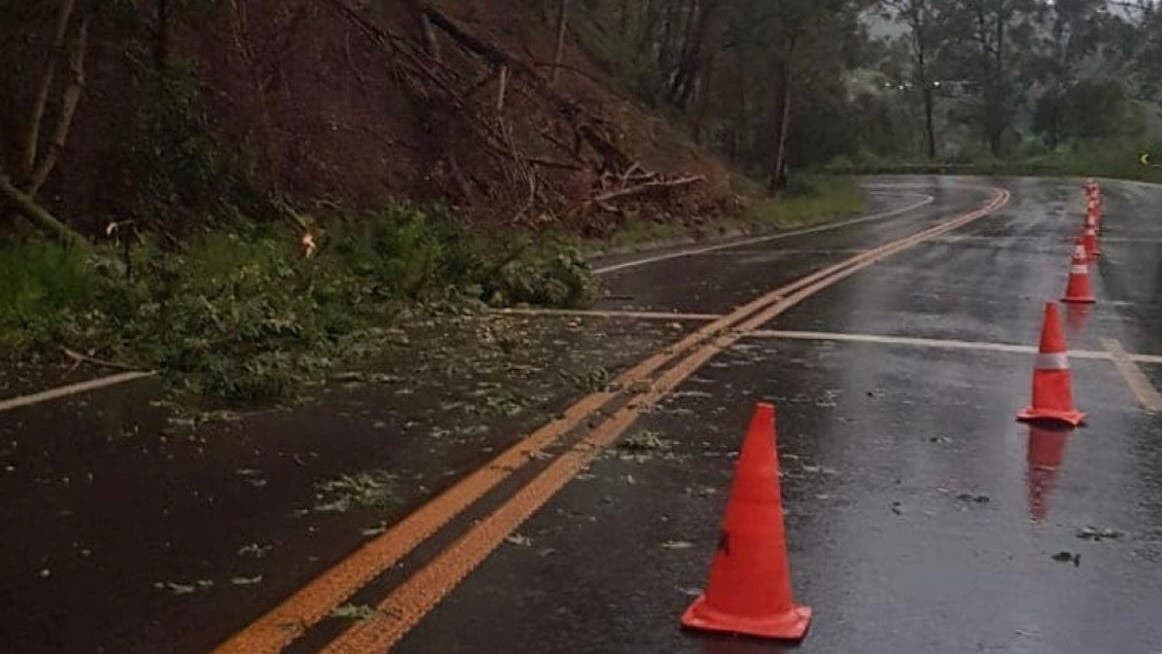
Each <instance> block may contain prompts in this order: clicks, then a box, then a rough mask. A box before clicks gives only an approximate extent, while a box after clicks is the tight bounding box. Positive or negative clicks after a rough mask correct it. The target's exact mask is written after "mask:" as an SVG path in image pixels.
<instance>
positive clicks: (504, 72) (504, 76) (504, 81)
mask: <svg viewBox="0 0 1162 654" xmlns="http://www.w3.org/2000/svg"><path fill="white" fill-rule="evenodd" d="M499 77H500V82H499V86H498V87H497V89H496V111H497V112H498V113H499V112H501V111H504V92H505V90H506V89H507V88H508V66H501V67H500V74H499Z"/></svg>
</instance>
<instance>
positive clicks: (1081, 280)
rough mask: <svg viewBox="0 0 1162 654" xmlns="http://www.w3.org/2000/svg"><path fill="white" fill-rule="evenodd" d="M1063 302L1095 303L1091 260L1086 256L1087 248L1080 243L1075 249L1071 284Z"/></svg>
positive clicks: (1070, 277)
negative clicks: (1090, 276)
mask: <svg viewBox="0 0 1162 654" xmlns="http://www.w3.org/2000/svg"><path fill="white" fill-rule="evenodd" d="M1061 300H1062V301H1063V302H1075V303H1090V302H1094V301H1095V300H1094V297H1093V290H1092V289H1091V288H1090V285H1089V259H1088V258H1087V257H1086V256H1085V246H1084V245H1082V244H1081V243H1078V244H1077V245H1075V246H1074V248H1073V261H1071V262H1070V265H1069V282H1068V283H1067V284H1066V285H1065V297H1063V298H1061Z"/></svg>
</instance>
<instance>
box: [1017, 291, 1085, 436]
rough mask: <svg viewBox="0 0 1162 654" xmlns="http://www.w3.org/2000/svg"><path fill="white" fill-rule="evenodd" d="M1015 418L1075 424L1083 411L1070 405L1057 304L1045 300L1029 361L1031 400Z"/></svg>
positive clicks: (1081, 418)
mask: <svg viewBox="0 0 1162 654" xmlns="http://www.w3.org/2000/svg"><path fill="white" fill-rule="evenodd" d="M1017 419H1018V420H1052V421H1056V422H1064V423H1066V424H1068V425H1072V426H1077V425H1079V424H1081V422H1082V421H1083V420H1085V414H1084V413H1081V412H1080V411H1078V410H1077V409H1075V408H1073V394H1072V392H1071V391H1070V388H1069V356H1068V355H1067V354H1066V353H1065V337H1064V336H1063V335H1062V334H1061V320H1060V319H1059V318H1058V317H1057V305H1056V304H1054V303H1052V302H1046V303H1045V320H1044V323H1043V324H1042V326H1041V346H1040V348H1038V352H1037V358H1036V360H1035V362H1034V364H1033V404H1032V406H1027V407H1025V408H1024V409H1021V410H1020V411H1019V412H1017Z"/></svg>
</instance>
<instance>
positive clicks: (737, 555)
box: [682, 403, 811, 640]
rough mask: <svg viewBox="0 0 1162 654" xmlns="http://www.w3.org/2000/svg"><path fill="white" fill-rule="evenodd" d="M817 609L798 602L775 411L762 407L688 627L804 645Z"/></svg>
mask: <svg viewBox="0 0 1162 654" xmlns="http://www.w3.org/2000/svg"><path fill="white" fill-rule="evenodd" d="M810 621H811V609H810V607H806V606H799V605H797V604H795V603H794V602H793V601H792V599H791V573H790V569H789V567H788V564H787V546H786V539H785V535H784V531H783V502H782V497H781V495H780V492H779V461H778V455H777V454H776V450H775V408H774V407H773V406H772V405H770V404H765V403H760V404H757V405H756V406H755V411H754V415H753V417H752V418H751V422H750V427H749V429H748V430H747V434H746V438H745V440H744V441H743V444H742V450H741V452H740V453H739V457H738V464H737V465H736V467H735V472H734V482H733V483H732V484H731V487H730V498H729V499H728V500H727V504H726V516H725V517H724V518H723V520H722V529H721V532H720V534H719V539H718V547H717V549H716V550H715V552H714V560H713V561H712V562H711V564H710V581H709V583H708V584H707V586H706V592H704V593H703V594H702V595H701V596H700V597H699V598H698V599H697V600H695V601H694V603H693V604H691V605H690V607H689V608H688V609H686V612H685V613H684V614H683V615H682V625H683V626H685V627H689V628H692V629H701V630H706V631H719V632H728V633H736V634H745V635H749V636H758V637H763V638H777V639H786V640H799V639H801V638H802V637H803V635H804V634H805V633H806V632H807V625H808V624H809V623H810Z"/></svg>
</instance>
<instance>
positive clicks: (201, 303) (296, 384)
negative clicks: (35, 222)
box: [0, 204, 595, 403]
mask: <svg viewBox="0 0 1162 654" xmlns="http://www.w3.org/2000/svg"><path fill="white" fill-rule="evenodd" d="M316 231H317V232H318V234H317V243H318V248H319V249H318V253H317V254H316V255H315V256H313V257H310V258H307V257H304V256H303V254H302V252H301V251H300V249H299V245H298V235H296V234H293V233H291V232H288V231H287V230H283V229H278V228H274V227H271V226H255V225H252V224H251V225H249V226H240V227H236V228H234V229H231V230H214V231H208V232H206V233H203V234H200V235H196V236H192V237H190V238H188V239H187V240H186V241H184V242H183V243H182V245H181V246H180V247H177V248H176V249H167V248H163V247H161V246H160V245H158V243H157V242H156V241H155V240H154V238H153V237H149V236H143V235H130V234H128V233H125V234H123V237H124V238H128V239H129V243H128V244H126V243H108V244H106V245H104V246H102V247H100V248H98V249H97V251H96V252H95V253H92V254H89V253H84V252H81V251H78V250H73V249H69V248H66V247H62V246H59V245H55V244H51V243H46V242H44V241H42V240H38V239H35V238H28V239H22V240H19V241H16V242H13V243H10V244H9V245H7V246H5V247H4V248H3V249H2V250H0V346H2V348H3V350H4V352H5V353H7V356H10V357H20V356H30V355H34V354H40V355H49V356H57V355H58V353H59V349H60V348H62V347H67V348H69V349H71V350H74V351H78V352H83V353H85V354H86V355H88V356H91V357H95V358H99V359H103V360H108V361H114V362H118V363H122V364H126V365H131V366H135V367H141V368H151V369H158V370H160V371H162V372H163V373H164V375H165V377H166V378H167V379H168V380H169V382H170V383H171V387H172V388H174V389H176V390H181V391H186V392H188V393H189V394H192V395H195V396H204V397H209V398H217V399H219V400H223V401H226V402H228V403H247V402H266V401H272V400H281V399H285V398H289V397H293V396H295V395H296V394H297V393H298V392H299V391H301V390H302V389H303V387H304V386H305V385H306V384H309V383H311V382H313V381H317V380H319V379H321V378H323V376H324V375H325V374H326V373H327V372H328V371H330V370H332V369H333V368H334V367H335V366H336V365H338V364H340V363H343V362H350V361H355V360H359V359H362V358H364V357H366V356H368V355H369V354H372V353H374V352H376V351H378V350H380V349H382V347H383V346H384V344H385V343H386V342H387V341H388V340H390V339H389V338H388V337H387V335H386V334H387V332H388V330H390V329H391V328H393V327H395V326H396V325H397V324H399V323H400V322H401V321H402V320H403V319H404V317H405V316H406V315H408V313H409V312H414V311H415V310H417V308H418V309H419V310H421V311H444V310H449V309H455V310H462V309H464V308H465V307H472V306H481V303H482V301H489V302H492V303H494V304H513V303H531V304H538V305H547V306H554V307H573V306H579V305H581V304H584V303H585V302H587V301H589V300H590V299H592V297H593V294H594V288H595V287H594V282H593V279H592V277H591V275H590V273H589V270H588V267H587V265H586V264H585V262H584V260H582V259H581V258H580V256H579V255H578V254H577V253H576V251H574V250H569V249H566V248H563V247H561V246H543V247H542V246H537V247H533V246H532V245H530V244H528V243H526V244H523V245H520V246H512V245H509V244H506V243H504V242H498V241H495V240H493V239H490V238H488V237H485V236H482V235H480V234H477V233H473V232H470V231H468V230H467V229H466V228H465V227H463V226H462V224H461V223H459V222H458V221H456V220H455V219H454V218H453V217H452V215H451V214H450V213H449V212H448V211H447V210H445V209H443V208H441V207H438V206H415V205H406V204H396V205H391V206H388V207H385V208H384V209H382V210H380V211H378V212H372V213H370V214H366V215H360V216H341V217H338V218H336V219H335V220H332V221H330V222H328V227H327V229H326V230H316Z"/></svg>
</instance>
